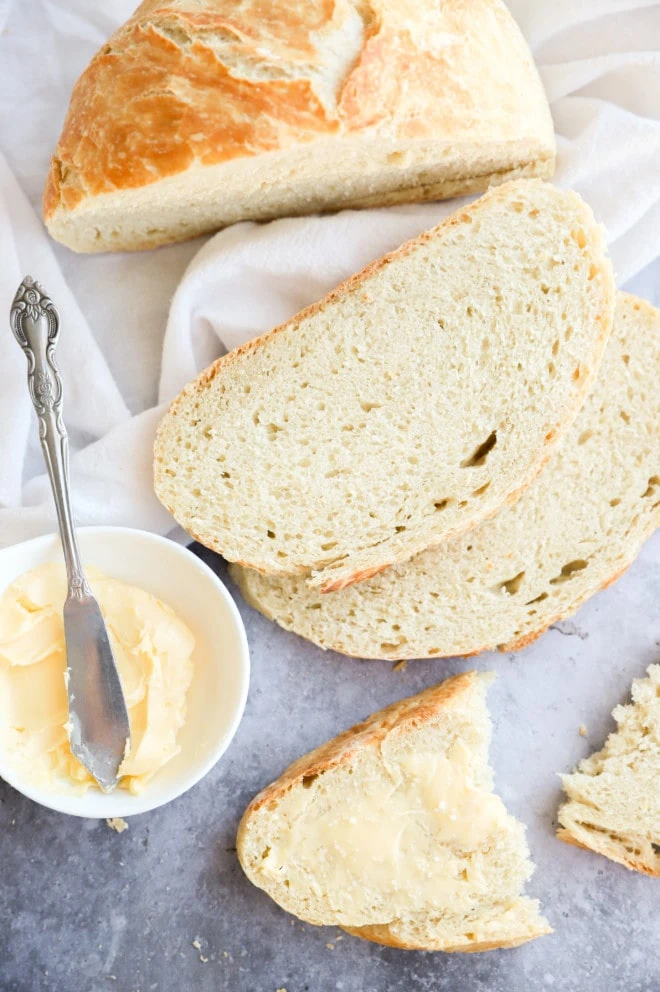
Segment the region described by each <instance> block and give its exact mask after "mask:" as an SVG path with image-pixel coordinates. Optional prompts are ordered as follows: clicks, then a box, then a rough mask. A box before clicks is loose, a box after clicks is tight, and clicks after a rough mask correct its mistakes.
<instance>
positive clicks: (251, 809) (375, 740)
mask: <svg viewBox="0 0 660 992" xmlns="http://www.w3.org/2000/svg"><path fill="white" fill-rule="evenodd" d="M480 677H482V676H479V674H478V673H477V672H474V671H470V672H463V673H461V674H460V675H454V676H452V677H451V678H448V679H446V680H445V681H444V682H441V683H440V684H439V685H435V686H432V687H431V688H429V689H425V690H424V691H423V692H420V693H419V694H418V695H416V696H411V697H409V698H408V699H402V700H400V701H399V702H396V703H392V704H391V706H387V707H386V708H385V709H383V710H380V711H379V712H378V713H374V714H373V715H372V716H370V717H369V718H368V719H367V720H365V721H364V722H363V723H357V724H355V726H353V727H350V728H349V729H348V730H345V731H344V732H343V733H341V734H339V735H338V736H337V737H333V739H332V740H330V741H327V742H326V743H325V744H322V745H321V746H320V747H317V748H315V749H314V750H313V751H310V752H309V753H308V754H304V755H303V756H302V757H301V758H298V760H297V761H294V763H293V764H292V765H290V766H289V767H288V768H287V769H286V771H285V772H284V773H283V774H282V775H281V776H280V778H278V779H277V781H276V782H273V783H272V784H271V785H268V786H266V788H265V789H263V790H262V791H261V792H260V793H259V794H258V795H257V796H255V798H254V799H253V800H252V802H251V803H250V805H249V806H248V807H247V809H246V810H245V813H244V814H243V817H242V819H241V822H240V825H239V828H238V840H237V847H238V849H239V855H240V848H241V838H242V836H243V834H244V832H245V831H246V830H247V825H248V821H249V819H250V817H251V816H252V815H253V814H254V813H255V812H257V810H259V809H261V808H262V807H263V806H267V805H268V804H269V803H277V802H278V800H279V799H281V797H282V796H283V795H284V794H285V793H286V792H288V791H289V790H290V789H292V788H293V787H294V786H295V785H297V784H298V783H299V782H301V781H302V779H303V778H307V777H308V776H310V775H319V774H322V773H323V772H326V771H328V770H329V769H330V768H335V767H336V766H337V765H341V764H343V763H345V762H347V761H348V760H349V759H350V758H351V757H352V755H353V754H354V753H355V752H356V751H357V750H358V749H360V750H362V749H364V748H370V747H377V746H378V745H379V744H380V742H381V741H382V740H383V739H384V738H385V737H386V736H387V735H388V734H389V733H390V732H391V731H392V730H393V729H394V728H395V727H403V726H405V725H406V724H408V723H415V724H417V723H424V722H425V721H427V720H429V719H431V718H432V717H433V716H435V715H436V714H437V713H439V712H440V711H441V710H443V709H445V708H447V707H448V706H449V704H450V703H451V702H452V701H455V700H456V699H457V698H458V697H459V696H460V695H461V694H462V693H464V692H468V691H469V690H470V689H471V688H472V687H473V686H474V685H475V683H476V681H477V679H479V678H480Z"/></svg>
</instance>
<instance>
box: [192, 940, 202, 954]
mask: <svg viewBox="0 0 660 992" xmlns="http://www.w3.org/2000/svg"><path fill="white" fill-rule="evenodd" d="M192 946H193V947H194V948H195V950H196V951H201V949H202V942H201V940H200V939H199V937H195V939H194V940H193V942H192Z"/></svg>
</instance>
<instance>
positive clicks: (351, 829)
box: [237, 672, 551, 951]
mask: <svg viewBox="0 0 660 992" xmlns="http://www.w3.org/2000/svg"><path fill="white" fill-rule="evenodd" d="M491 679H492V676H490V675H480V674H477V673H476V672H467V673H465V674H462V675H457V676H454V677H453V678H450V679H447V680H446V681H445V682H443V683H441V684H440V685H437V686H434V687H433V688H430V689H426V690H425V691H424V692H421V693H420V694H419V695H417V696H413V697H412V698H410V699H404V700H401V702H398V703H394V704H393V705H392V706H389V707H388V708H387V709H384V710H382V711H381V712H379V713H375V714H374V715H373V716H371V717H369V718H368V719H367V720H365V722H364V723H361V724H358V725H357V726H355V727H352V728H351V729H350V730H348V731H346V732H345V733H343V734H340V735H339V737H336V738H335V739H334V740H332V741H329V742H328V743H327V744H324V745H322V746H321V747H319V748H317V749H316V750H315V751H312V752H311V753H310V754H307V755H305V756H304V757H302V758H300V759H299V760H298V761H296V762H295V763H294V764H293V765H291V767H290V768H289V769H287V771H285V772H284V774H283V775H282V776H281V777H280V778H279V779H278V780H277V781H276V782H274V783H273V784H272V785H270V786H268V787H267V788H266V789H264V790H263V792H261V793H260V794H259V795H258V796H257V797H256V798H255V799H254V800H253V801H252V802H251V803H250V805H249V806H248V808H247V810H246V812H245V814H244V815H243V818H242V820H241V824H240V827H239V831H238V839H237V850H238V856H239V859H240V862H241V865H242V867H243V870H244V871H245V873H246V874H247V876H248V878H249V879H250V881H252V882H253V883H254V884H255V885H257V886H259V887H260V888H262V889H264V890H265V891H266V892H267V893H268V895H270V896H271V898H273V899H274V900H275V902H277V903H278V904H279V905H280V906H281V907H282V908H283V909H285V910H287V911H288V912H290V913H293V914H295V915H296V916H298V917H300V918H301V919H303V920H306V921H307V922H309V923H314V924H318V925H324V924H325V925H332V926H340V927H342V929H344V930H346V931H347V932H348V933H351V934H354V935H355V936H358V937H362V938H364V939H365V940H372V941H375V942H376V943H380V944H389V945H391V946H393V947H403V948H408V949H411V950H435V951H485V950H489V949H491V948H495V947H515V946H516V945H518V944H522V943H524V942H525V941H527V940H531V939H533V938H534V937H539V936H541V935H542V934H546V933H550V932H551V931H550V927H549V926H548V924H547V922H546V921H545V920H544V919H543V917H542V916H541V915H540V913H539V907H538V903H537V902H536V901H535V900H533V899H529V898H527V897H526V896H524V895H523V894H522V890H523V887H524V884H525V882H526V880H527V879H528V878H529V876H530V875H531V874H532V871H533V865H532V863H531V861H530V860H529V852H528V849H527V844H526V841H525V830H524V827H523V825H522V824H521V823H519V822H518V821H517V820H515V819H514V818H513V817H512V816H511V815H510V814H508V813H507V811H506V809H505V806H504V804H503V802H502V800H501V799H500V798H499V796H497V795H495V794H494V793H493V791H492V787H493V782H492V772H491V770H490V768H489V766H488V748H489V743H490V735H491V723H490V717H489V714H488V710H487V707H486V698H485V697H486V688H487V686H488V684H489V682H490V681H491Z"/></svg>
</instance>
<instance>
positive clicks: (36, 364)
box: [10, 276, 90, 599]
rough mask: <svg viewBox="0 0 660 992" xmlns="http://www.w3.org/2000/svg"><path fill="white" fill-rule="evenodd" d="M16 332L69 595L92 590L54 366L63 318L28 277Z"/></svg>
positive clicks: (15, 313)
mask: <svg viewBox="0 0 660 992" xmlns="http://www.w3.org/2000/svg"><path fill="white" fill-rule="evenodd" d="M10 321H11V329H12V331H13V332H14V336H15V338H16V340H17V341H18V343H19V344H20V346H21V348H22V349H23V351H24V352H25V356H26V358H27V361H28V372H27V378H28V387H29V389H30V397H31V399H32V403H33V405H34V409H35V410H36V412H37V419H38V421H39V440H40V441H41V448H42V450H43V453H44V459H45V461H46V468H47V469H48V474H49V476H50V481H51V484H52V488H53V495H54V497H55V508H56V510H57V520H58V523H59V527H60V535H61V537H62V547H63V550H64V560H65V562H66V570H67V578H68V581H69V592H70V594H72V595H74V596H76V597H77V598H79V599H82V597H83V596H86V595H89V593H90V589H89V586H88V584H87V580H86V578H85V573H84V570H83V567H82V562H81V559H80V551H79V548H78V542H77V540H76V532H75V528H74V525H73V516H72V513H71V500H70V496H69V438H68V435H67V432H66V428H65V427H64V421H63V419H62V379H61V377H60V371H59V369H58V367H57V364H56V362H55V346H56V344H57V339H58V336H59V331H60V318H59V315H58V313H57V310H56V309H55V307H54V306H53V303H52V301H51V300H50V299H49V298H48V296H46V294H45V293H44V291H43V289H42V288H41V286H40V285H39V283H38V282H35V280H34V279H32V278H31V277H30V276H26V277H25V279H24V280H23V282H22V283H21V285H20V286H19V287H18V292H17V293H16V296H15V297H14V302H13V303H12V307H11V314H10Z"/></svg>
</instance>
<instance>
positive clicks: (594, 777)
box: [557, 665, 660, 876]
mask: <svg viewBox="0 0 660 992" xmlns="http://www.w3.org/2000/svg"><path fill="white" fill-rule="evenodd" d="M632 700H633V701H632V703H630V704H629V705H627V706H617V707H616V709H615V710H614V713H613V716H614V719H615V720H616V722H617V730H616V732H615V733H613V734H610V736H609V737H608V738H607V740H606V742H605V747H604V748H603V749H602V751H598V752H597V753H596V754H592V755H591V757H589V758H585V759H584V761H581V762H580V765H579V767H578V770H577V771H576V772H573V774H572V775H562V782H563V785H564V789H565V791H566V794H567V796H568V802H566V803H565V804H564V805H563V806H562V807H561V808H560V810H559V823H560V824H561V827H560V829H559V830H558V831H557V836H558V837H559V838H560V840H564V841H566V843H567V844H575V845H576V846H577V847H586V848H590V849H591V850H592V851H596V853H597V854H604V855H605V857H606V858H610V860H612V861H618V862H619V864H622V865H625V866H626V868H631V869H634V870H635V871H641V872H644V873H645V874H646V875H655V876H660V787H659V786H660V665H651V667H650V668H649V670H648V678H646V679H635V681H634V682H633V685H632Z"/></svg>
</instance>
